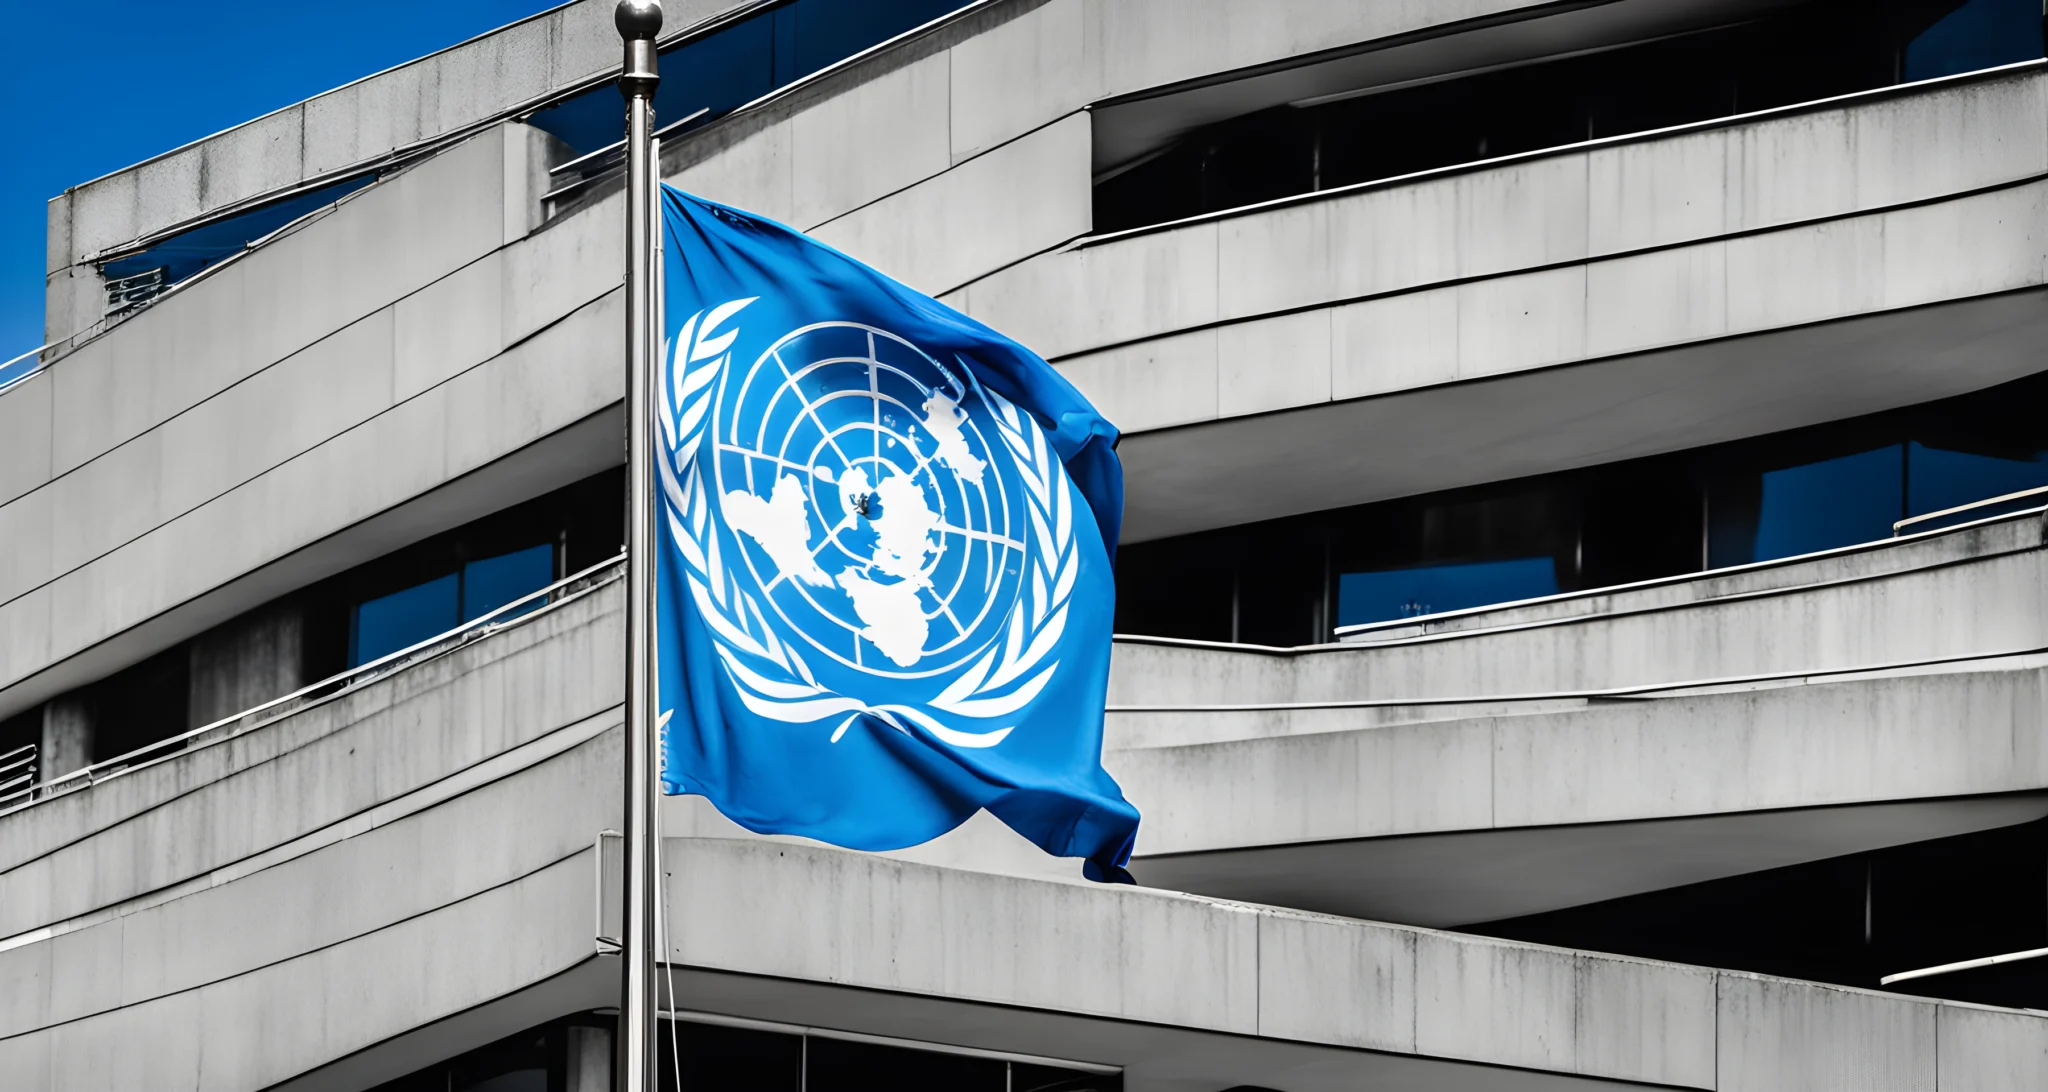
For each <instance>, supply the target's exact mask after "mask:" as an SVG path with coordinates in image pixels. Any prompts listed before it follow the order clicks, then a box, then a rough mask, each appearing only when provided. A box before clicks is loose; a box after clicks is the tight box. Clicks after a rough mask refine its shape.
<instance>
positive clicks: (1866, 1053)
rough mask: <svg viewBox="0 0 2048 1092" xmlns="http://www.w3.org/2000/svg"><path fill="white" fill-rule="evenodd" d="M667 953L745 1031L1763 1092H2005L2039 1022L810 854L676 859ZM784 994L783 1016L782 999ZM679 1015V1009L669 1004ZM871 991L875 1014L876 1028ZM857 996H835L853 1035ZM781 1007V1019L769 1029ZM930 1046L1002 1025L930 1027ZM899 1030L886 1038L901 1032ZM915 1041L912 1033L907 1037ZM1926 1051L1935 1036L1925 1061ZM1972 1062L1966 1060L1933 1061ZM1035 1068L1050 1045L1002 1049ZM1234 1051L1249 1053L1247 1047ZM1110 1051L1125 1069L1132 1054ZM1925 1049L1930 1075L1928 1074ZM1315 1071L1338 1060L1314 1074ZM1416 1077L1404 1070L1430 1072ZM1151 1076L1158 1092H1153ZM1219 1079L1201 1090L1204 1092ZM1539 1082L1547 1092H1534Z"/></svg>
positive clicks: (1170, 1067)
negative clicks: (1164, 1043) (950, 1008)
mask: <svg viewBox="0 0 2048 1092" xmlns="http://www.w3.org/2000/svg"><path fill="white" fill-rule="evenodd" d="M668 853H669V859H670V860H671V861H672V862H674V863H675V865H676V877H675V878H674V879H672V880H671V895H670V897H671V905H672V906H673V907H674V908H675V913H676V918H675V926H674V928H675V932H674V936H675V937H676V940H675V941H674V944H675V946H676V947H675V949H674V954H675V958H677V959H678V960H679V961H681V962H682V963H684V964H685V965H688V966H695V967H705V968H713V969H719V970H727V971H737V972H742V973H747V974H758V975H766V976H770V978H771V982H770V983H769V984H766V985H763V986H759V987H754V988H752V989H750V990H747V991H739V990H734V991H733V992H734V993H741V992H744V993H745V994H746V995H747V996H748V997H749V998H750V1001H751V1006H750V1009H749V1011H748V1012H747V1013H746V1014H748V1015H761V1014H762V1013H763V1011H764V1010H765V1009H766V1008H767V1007H768V1006H769V1005H771V1004H773V1002H774V1000H775V999H777V998H779V997H780V998H783V1001H782V1003H783V1004H784V1005H785V1006H788V1005H797V1004H801V1003H802V1002H801V999H800V998H799V997H798V996H795V995H799V994H800V993H801V991H800V990H799V989H797V988H795V987H793V986H792V987H791V988H789V989H787V990H786V991H778V987H777V986H776V985H774V982H778V981H780V982H791V983H802V982H830V983H834V984H839V985H848V986H857V987H863V988H866V989H869V990H879V991H886V992H887V993H889V994H896V993H904V992H907V993H913V994H918V995H924V996H928V997H934V998H946V999H960V1000H967V1001H974V1002H981V1003H986V1004H995V1005H1002V1006H1010V1007H1014V1008H1017V1009H1027V1010H1028V1009H1051V1010H1059V1011H1066V1012H1069V1013H1073V1014H1075V1015H1078V1016H1094V1017H1103V1018H1107V1019H1112V1020H1117V1021H1131V1022H1137V1023H1142V1024H1150V1025H1165V1026H1169V1027H1177V1028H1189V1029H1202V1030H1205V1031H1211V1032H1222V1033H1228V1034H1233V1035H1238V1036H1248V1037H1259V1038H1263V1039H1282V1040H1288V1041H1293V1042H1299V1043H1304V1044H1316V1045H1325V1046H1341V1047H1351V1048H1362V1049H1365V1050H1370V1051H1378V1052H1386V1053H1389V1054H1395V1055H1400V1054H1413V1055H1420V1056H1423V1057H1427V1058H1432V1059H1461V1060H1469V1061H1477V1062H1483V1063H1488V1064H1492V1065H1502V1066H1516V1067H1526V1068H1528V1069H1532V1070H1538V1071H1543V1072H1547V1073H1563V1074H1579V1075H1588V1076H1599V1077H1604V1078H1608V1079H1616V1080H1626V1081H1639V1082H1644V1083H1648V1084H1660V1085H1679V1086H1684V1087H1696V1088H1720V1089H1763V1088H1789V1087H1828V1086H1831V1085H1844V1086H1846V1085H1847V1084H1854V1085H1855V1086H1856V1087H1858V1088H1869V1089H1895V1088H1896V1089H1906V1088H1913V1089H1932V1088H1979V1087H1981V1088H2004V1087H2013V1088H2018V1087H2022V1085H2021V1084H2017V1083H2009V1082H2015V1081H2024V1080H2026V1079H2033V1078H2034V1077H2035V1074H2038V1073H2041V1072H2042V1070H2041V1069H2040V1068H2038V1067H2040V1066H2041V1065H2043V1064H2044V1063H2043V1061H2042V1057H2041V1052H2042V1046H2043V1044H2044V1043H2048V1023H2043V1022H2042V1021H2041V1020H2040V1018H2039V1017H2037V1016H2034V1015H2032V1014H2029V1015H2026V1016H2020V1015H2017V1014H2007V1013H2003V1012H1993V1011H1988V1010H1981V1009H1974V1008H1965V1007H1962V1006H1953V1005H1944V1004H1941V1003H1938V1002H1930V1001H1922V1000H1907V999H1904V998H1897V997H1890V996H1885V995H1881V994H1874V993H1868V992H1863V991H1855V990H1844V989H1839V988H1833V987H1824V986H1817V985H1811V984H1807V983H1799V982H1790V981H1785V980H1780V979H1769V978H1762V977H1757V976H1751V975H1741V974H1730V973H1725V972H1714V971H1707V970H1701V969H1698V968H1691V967H1680V966H1675V965H1670V964H1660V963H1652V962H1647V961H1639V960H1628V959H1621V958H1616V957H1608V956H1598V955H1591V954H1588V953H1581V952H1569V951H1562V950H1558V949H1550V948H1542V947H1537V946H1532V945H1521V944H1511V943H1504V942H1496V941H1491V940H1485V939H1481V938H1476V937H1468V936H1458V935H1454V934H1445V933H1437V932H1431V931H1427V930H1417V929H1408V928H1402V927H1397V926H1384V925H1374V924H1370V923H1365V922H1357V921H1350V920H1345V919H1340V918H1328V917H1318V916H1314V915H1307V914H1300V913H1295V912H1290V911H1285V910H1278V909H1272V908H1264V907H1256V906H1248V905H1244V904H1237V903H1226V902H1216V901H1211V900H1205V899H1198V898H1193V897H1189V896H1179V895H1172V894H1167V893H1164V892H1152V891H1145V890H1141V889H1137V890H1134V889H1130V888H1108V887H1098V886H1077V885H1070V884H1052V883H1042V882H1034V881H1028V880H1019V879H1016V878H1013V877H1001V876H989V875H978V874H972V873H962V872H957V871H952V870H946V869H937V868H931V867H927V866H920V865H913V864H906V863H903V862H896V861H887V860H881V859H878V858H874V857H868V856H861V855H854V854H846V853H840V852H835V851H831V850H824V849H814V848H802V847H794V846H783V845H764V844H760V843H744V842H695V841H688V840H672V841H671V842H670V843H669V849H668ZM785 993H786V994H787V995H790V996H787V997H784V994H785ZM685 996H686V998H687V996H688V995H687V994H686V995H685ZM892 1004H893V1002H892V1001H891V1000H889V999H888V998H877V999H876V1001H875V1002H874V1003H873V1008H874V1010H877V1014H876V1015H873V1016H869V1017H868V1019H869V1020H873V1021H875V1022H877V1023H880V1022H882V1021H885V1020H887V1019H888V1018H889V1015H890V1014H889V1013H888V1011H887V1010H888V1008H889V1007H890V1006H891V1005H892ZM868 1007H869V1006H868V1005H867V1004H866V1003H862V1004H854V1005H849V1004H845V1003H842V1005H841V1006H840V1012H841V1013H842V1014H843V1016H842V1018H843V1019H852V1020H856V1021H858V1020H860V1019H862V1017H861V1016H860V1015H858V1014H859V1012H860V1010H862V1009H866V1008H868ZM786 1011H787V1010H786V1009H785V1012H786ZM927 1019H928V1022H927V1024H926V1027H927V1028H932V1027H955V1026H959V1027H971V1028H975V1029H976V1030H977V1031H978V1033H979V1036H980V1037H979V1038H978V1039H977V1041H975V1042H974V1043H973V1044H972V1045H984V1046H987V1045H993V1042H994V1039H993V1036H994V1034H995V1033H994V1032H993V1030H992V1029H993V1028H995V1027H997V1026H1001V1025H1002V1024H1005V1023H1014V1024H1016V1025H1020V1026H1021V1027H1022V1028H1023V1029H1027V1030H1025V1034H1027V1035H1029V1034H1032V1033H1033V1032H1037V1033H1038V1034H1041V1035H1042V1034H1043V1032H1044V1031H1045V1030H1047V1029H1042V1028H1032V1027H1031V1020H1030V1018H1029V1016H1028V1014H1018V1015H1016V1016H1005V1017H1002V1018H999V1019H986V1018H984V1019H981V1020H978V1021H977V1020H973V1019H972V1018H971V1017H967V1016H960V1015H953V1014H946V1015H943V1016H942V1015H941V1014H939V1013H937V1012H931V1013H930V1014H929V1016H928V1017H927ZM898 1026H900V1025H898ZM925 1037H927V1038H929V1037H932V1036H930V1035H929V1034H928V1035H927V1036H925ZM1937 1038H1940V1039H1941V1040H1942V1042H1941V1049H1939V1050H1937V1048H1936V1041H1937ZM1145 1039H1146V1035H1145V1033H1144V1030H1143V1029H1132V1030H1131V1031H1130V1032H1128V1033H1127V1034H1122V1035H1119V1034H1117V1033H1115V1032H1110V1033H1101V1032H1096V1033H1094V1034H1088V1033H1075V1032H1069V1033H1068V1034H1067V1035H1066V1036H1064V1038H1063V1041H1064V1045H1065V1048H1066V1049H1065V1050H1064V1051H1060V1050H1054V1051H1053V1053H1055V1054H1061V1053H1064V1055H1065V1056H1068V1057H1074V1056H1075V1053H1074V1048H1075V1046H1076V1045H1077V1043H1090V1045H1091V1046H1093V1049H1092V1050H1091V1051H1090V1052H1089V1053H1088V1054H1087V1055H1086V1056H1085V1057H1083V1059H1082V1060H1087V1061H1094V1062H1103V1063H1108V1064H1118V1065H1124V1066H1126V1067H1128V1068H1127V1069H1126V1080H1127V1082H1130V1083H1131V1085H1132V1086H1133V1087H1164V1088H1172V1087H1192V1086H1184V1085H1180V1084H1177V1083H1168V1082H1170V1081H1171V1078H1173V1077H1175V1076H1179V1077H1181V1078H1182V1079H1189V1078H1193V1077H1196V1076H1197V1075H1196V1074H1190V1073H1186V1072H1185V1071H1181V1072H1178V1073H1176V1072H1175V1070H1176V1066H1175V1064H1174V1059H1173V1058H1171V1057H1168V1056H1165V1055H1166V1051H1163V1050H1157V1049H1156V1048H1155V1049H1154V1050H1151V1051H1144V1052H1143V1053H1142V1054H1141V1053H1139V1052H1138V1051H1133V1050H1132V1048H1133V1047H1138V1048H1139V1050H1143V1047H1142V1046H1140V1044H1143V1043H1144V1042H1145ZM1965 1043H1967V1044H1968V1046H1969V1050H1970V1053H1968V1054H1966V1055H1964V1056H1961V1057H1955V1058H1951V1057H1950V1055H1951V1051H1952V1050H1953V1049H1955V1048H1958V1047H1961V1046H1963V1045H1964V1044H1965ZM1034 1047H1036V1048H1042V1049H1050V1048H1051V1044H1050V1043H1049V1042H1047V1041H1046V1040H1045V1039H1042V1038H1041V1039H1035V1040H1030V1039H1027V1040H1026V1041H1024V1042H1021V1043H1020V1042H1018V1041H1017V1040H1016V1039H1014V1038H1013V1039H1011V1040H1010V1045H1009V1048H1010V1049H1020V1050H1028V1049H1031V1048H1034ZM1238 1049H1239V1050H1243V1051H1249V1052H1255V1051H1256V1048H1255V1047H1252V1046H1251V1045H1249V1044H1246V1045H1244V1046H1241V1047H1239V1048H1238ZM1126 1052H1129V1053H1126ZM1937 1055H1939V1058H1937ZM1305 1061H1306V1059H1304V1058H1301V1057H1296V1058H1293V1059H1292V1062H1293V1064H1294V1065H1295V1066H1299V1067H1301V1068H1302V1069H1303V1070H1310V1071H1309V1072H1303V1073H1302V1074H1301V1077H1300V1080H1302V1081H1304V1082H1305V1083H1291V1082H1282V1081H1279V1080H1276V1077H1277V1075H1278V1074H1280V1073H1284V1072H1287V1069H1286V1068H1285V1066H1286V1063H1284V1062H1283V1063H1280V1064H1270V1063H1269V1064H1268V1065H1267V1066H1266V1067H1265V1068H1264V1071H1263V1073H1258V1072H1254V1073H1252V1074H1247V1075H1244V1076H1241V1077H1239V1078H1237V1079H1242V1080H1245V1081H1248V1082H1249V1081H1255V1080H1257V1079H1258V1078H1259V1077H1260V1076H1263V1077H1264V1078H1265V1081H1266V1082H1267V1083H1271V1084H1276V1085H1277V1084H1282V1083H1285V1085H1286V1086H1287V1087H1299V1088H1326V1087H1327V1088H1337V1087H1357V1086H1358V1083H1357V1082H1358V1081H1359V1079H1360V1078H1361V1077H1364V1076H1368V1075H1371V1076H1377V1077H1378V1078H1379V1079H1382V1080H1384V1079H1387V1078H1388V1077H1390V1076H1392V1074H1391V1073H1389V1072H1388V1070H1389V1069H1390V1068H1391V1067H1388V1066H1386V1065H1385V1063H1383V1062H1379V1061H1377V1060H1375V1059H1374V1058H1372V1057H1370V1056H1365V1057H1360V1058H1355V1059H1351V1063H1352V1064H1351V1066H1350V1067H1348V1071H1347V1068H1346V1067H1335V1068H1334V1069H1333V1071H1328V1072H1313V1071H1312V1067H1310V1066H1308V1065H1306V1064H1304V1063H1305ZM1333 1065H1334V1064H1333ZM1430 1072H1431V1071H1428V1070H1424V1071H1422V1072H1420V1073H1413V1074H1410V1075H1409V1079H1411V1080H1415V1079H1417V1078H1422V1077H1425V1076H1426V1075H1427V1074H1428V1073H1430ZM1534 1076H1535V1075H1534V1074H1523V1075H1512V1074H1495V1075H1491V1076H1490V1079H1489V1075H1484V1074H1472V1073H1467V1072H1464V1071H1457V1075H1456V1076H1455V1077H1454V1076H1453V1075H1452V1074H1451V1073H1441V1074H1436V1076H1435V1079H1437V1080H1447V1081H1452V1082H1453V1083H1454V1084H1455V1086H1456V1087H1472V1088H1488V1087H1495V1086H1497V1085H1496V1082H1498V1086H1501V1087H1530V1086H1531V1085H1529V1084H1526V1083H1521V1082H1527V1081H1529V1080H1531V1079H1533V1078H1534ZM1151 1081H1160V1082H1161V1083H1159V1084H1156V1085H1155V1084H1152V1083H1150V1082H1151ZM1213 1083H1214V1081H1213V1080H1211V1081H1210V1084H1213ZM1537 1086H1538V1087H1541V1085H1537Z"/></svg>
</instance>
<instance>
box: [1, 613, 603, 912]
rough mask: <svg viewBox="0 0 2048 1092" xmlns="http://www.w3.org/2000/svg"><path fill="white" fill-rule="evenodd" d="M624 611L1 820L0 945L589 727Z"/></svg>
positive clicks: (553, 629)
mask: <svg viewBox="0 0 2048 1092" xmlns="http://www.w3.org/2000/svg"><path fill="white" fill-rule="evenodd" d="M619 610H620V607H619V604H618V587H617V586H616V585H613V586H608V587H606V588H603V589H600V590H599V591H597V592H596V593H593V594H591V595H588V596H585V597H583V598H581V599H577V600H574V601H572V602H569V603H566V604H564V605H562V606H561V607H558V608H555V609H554V610H552V611H550V612H549V613H547V614H544V615H541V616H539V617H535V618H532V619H531V620H528V621H525V622H523V623H522V624H521V625H519V626H516V627H514V628H512V629H510V630H508V631H505V632H504V633H501V634H499V635H497V636H494V637H492V638H491V639H489V640H486V641H483V642H479V643H476V644H472V645H469V646H466V647H464V648H461V649H459V650H457V651H455V652H452V653H449V654H447V655H445V656H443V657H441V658H439V659H436V660H432V661H429V662H427V663H424V664H420V665H416V666H413V667H410V668H407V669H404V670H402V671H400V672H398V673H396V674H394V675H392V676H390V677H388V678H387V679H384V680H380V681H379V682H377V683H375V684H373V685H371V686H367V687H364V688H362V689H361V690H359V691H349V692H344V693H343V694H342V695H341V696H339V697H337V698H334V699H331V700H329V701H326V702H324V703H322V704H320V705H317V706H314V707H311V708H309V709H306V710H304V711H301V712H298V713H295V714H293V715H291V716H290V717H287V718H286V719H284V720H282V721H279V722H274V723H272V724H269V725H266V726H263V727H260V728H257V729H254V730H252V731H249V732H246V733H244V734H242V735H239V736H233V737H230V738H228V739H226V740H223V741H220V742H217V743H213V744H211V745H208V746H205V747H202V748H199V749H197V750H194V751H190V752H187V753H185V754H182V755H179V756H177V757H174V758H171V759H169V760H167V761H164V762H161V763H157V764H155V765H152V766H149V767H146V768H144V769H140V770H136V771H134V772H131V773H125V774H122V775H119V776H117V777H115V778H113V779H111V780H109V781H107V782H105V783H102V784H99V785H95V786H92V787H91V788H88V789H84V790H80V791H77V792H73V793H69V794H66V795H64V796H59V797H57V798H55V799H52V800H50V801H48V802H46V803H41V804H37V805H35V806H34V807H31V808H28V809H26V810H23V811H19V812H16V813H14V814H12V815H9V816H6V817H4V818H0V826H4V828H5V829H6V831H7V837H6V838H5V839H0V844H4V845H5V847H6V850H5V853H6V857H5V859H4V862H0V864H4V868H5V871H0V937H4V936H12V935H15V934H19V933H22V932H25V931H27V930H31V929H35V928H37V927H39V926H44V925H49V924H52V923H54V922H58V921H62V920H64V919H67V918H71V917H73V916H76V915H79V914H84V913H87V912H89V911H92V910H96V909H99V908H102V907H106V906H110V905H113V904H116V903H120V902H122V901H124V900H127V899H132V898H135V897H137V896H139V895H143V894H147V893H149V892H152V891H157V890H160V889H163V888H166V887H169V886H171V885H173V884H177V883H181V882H185V881H188V880H192V879H194V878H196V877H203V876H204V875H205V874H206V873H208V872H210V871H212V870H214V869H218V868H221V867H223V866H227V865H230V864H233V863H234V862H237V861H240V860H243V859H245V858H248V857H250V856H252V855H254V854H257V853H260V852H263V851H265V850H268V849H271V848H272V847H275V846H278V845H280V844H283V843H285V842H288V841H290V840H291V839H293V838H297V837H300V836H303V835H306V834H309V833H311V832H313V831H316V830H319V829H321V828H323V827H326V826H327V825H329V824H332V823H336V822H339V821H341V820H343V819H346V818H348V817H350V816H352V815H356V814H358V813H361V812H364V811H366V810H367V809H369V808H372V807H374V806H376V805H378V804H380V803H383V802H384V801H386V800H388V799H390V798H392V797H394V796H397V795H400V794H403V793H405V792H408V791H411V790H413V789H416V788H420V787H422V786H425V785H428V784H431V783H432V782H434V781H436V780H439V779H441V778H443V777H447V776H449V775H451V774H453V773H455V772H457V771H459V770H462V769H464V768H466V767H469V766H471V765H474V764H476V763H479V762H482V761H484V760H485V759H487V758H489V757H491V756H493V755H496V754H500V753H502V752H504V751H506V750H508V749H510V748H512V747H514V746H517V745H519V744H522V743H525V742H527V741H530V740H533V739H537V738H539V737H540V736H542V735H545V734H547V733H548V732H551V731H554V730H556V729H558V728H561V727H562V726H564V725H567V724H570V723H573V722H576V721H579V720H583V719H586V718H589V717H592V716H596V715H598V714H600V713H601V712H603V711H604V710H606V709H608V708H611V707H613V706H615V705H616V704H617V701H618V696H617V694H618V689H619V687H620V686H621V685H622V684H623V683H622V680H623V679H624V677H625V676H624V670H625V668H624V665H623V664H622V662H621V661H620V656H621V655H622V654H623V643H624V642H623V638H622V637H621V636H620V630H619V629H618V627H619V626H620V625H621V622H620V620H619V613H618V612H619ZM357 754H360V755H361V756H363V757H362V758H361V759H357V760H353V761H351V760H349V756H351V755H357ZM590 833H593V834H594V832H590Z"/></svg>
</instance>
